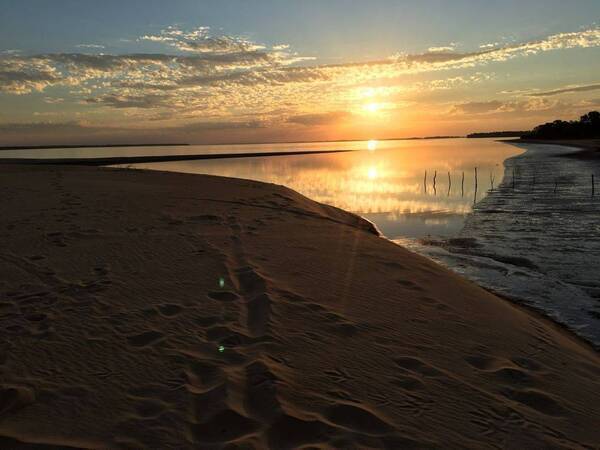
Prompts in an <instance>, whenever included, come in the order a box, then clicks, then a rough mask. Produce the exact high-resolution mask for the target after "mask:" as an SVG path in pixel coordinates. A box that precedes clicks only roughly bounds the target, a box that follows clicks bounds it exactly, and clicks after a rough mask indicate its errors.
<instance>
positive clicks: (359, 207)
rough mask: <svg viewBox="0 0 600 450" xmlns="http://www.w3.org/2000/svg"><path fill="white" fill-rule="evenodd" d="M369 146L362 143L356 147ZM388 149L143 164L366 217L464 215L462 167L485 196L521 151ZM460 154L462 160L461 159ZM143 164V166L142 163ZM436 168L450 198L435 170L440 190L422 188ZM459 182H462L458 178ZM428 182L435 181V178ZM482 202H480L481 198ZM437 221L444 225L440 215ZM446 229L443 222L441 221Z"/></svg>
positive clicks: (448, 143)
mask: <svg viewBox="0 0 600 450" xmlns="http://www.w3.org/2000/svg"><path fill="white" fill-rule="evenodd" d="M352 144H353V145H356V146H357V147H360V146H362V147H363V148H364V145H365V142H362V143H361V142H359V143H352ZM382 144H383V145H382V147H385V149H382V150H378V151H377V152H375V153H371V152H366V151H362V152H355V153H344V154H330V155H314V156H311V155H303V156H282V157H272V158H249V159H238V160H228V161H190V162H187V163H186V162H178V163H160V164H152V165H145V167H151V168H160V169H165V170H177V171H183V172H192V173H206V174H211V175H223V176H229V177H236V178H248V179H254V180H258V181H264V182H269V183H275V184H281V185H285V186H288V187H290V188H292V189H294V190H296V191H298V192H300V193H302V194H303V195H306V196H307V197H309V198H312V199H313V200H316V201H318V202H321V203H327V204H331V205H334V206H337V207H340V208H343V209H346V210H349V211H354V212H358V213H361V214H368V213H387V214H388V215H389V217H396V218H398V217H400V216H401V215H402V214H428V213H431V212H439V211H444V212H446V213H451V214H460V215H462V214H466V213H468V212H470V211H471V208H472V203H473V195H474V180H473V177H471V176H468V175H466V176H465V186H464V196H463V195H461V185H460V178H459V177H460V170H461V168H462V167H465V166H468V167H475V166H477V167H478V170H479V173H480V179H479V192H480V194H481V195H482V196H483V195H485V190H486V188H487V186H486V183H487V181H488V180H487V177H488V173H489V171H491V170H495V173H496V174H497V179H496V185H498V184H499V183H500V182H501V179H500V177H501V174H502V169H501V168H498V165H499V164H500V165H501V164H502V162H503V160H504V159H505V158H506V157H508V156H512V155H515V154H518V153H520V152H521V151H520V150H519V149H517V148H514V147H512V146H508V145H504V144H499V143H496V142H493V141H487V140H485V141H484V140H470V139H468V140H467V139H462V140H461V139H457V140H445V141H418V142H407V141H404V142H403V141H386V142H383V143H382ZM458 155H460V156H458ZM143 166H144V165H143ZM434 167H438V168H440V167H444V168H448V170H449V171H450V172H451V174H452V176H453V185H452V190H451V193H450V196H449V197H448V196H447V187H448V184H447V176H446V173H445V172H444V173H441V172H440V171H439V170H438V182H437V193H438V195H437V196H436V195H434V194H433V190H432V188H431V185H429V186H428V191H427V192H424V189H423V173H424V171H425V170H429V171H430V173H433V168H434ZM457 180H458V181H457ZM430 183H431V180H430ZM480 198H481V197H480ZM435 220H444V219H443V217H442V216H440V215H439V213H437V215H436V217H435ZM440 224H441V222H440Z"/></svg>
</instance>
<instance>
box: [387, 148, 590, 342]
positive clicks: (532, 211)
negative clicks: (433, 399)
mask: <svg viewBox="0 0 600 450" xmlns="http://www.w3.org/2000/svg"><path fill="white" fill-rule="evenodd" d="M523 147H524V148H526V149H527V152H526V153H523V154H521V155H518V156H516V157H513V158H510V159H508V160H506V162H505V166H506V173H507V176H506V177H505V179H504V182H503V183H502V184H501V185H500V187H499V188H498V189H496V190H494V191H493V192H491V193H489V195H487V196H486V197H485V198H484V199H483V200H481V201H480V202H479V203H478V204H477V205H476V206H475V208H474V211H473V213H472V214H470V215H469V217H468V218H467V219H466V221H465V224H464V227H463V228H462V230H461V231H460V232H459V233H458V234H457V235H456V237H455V238H454V239H438V240H435V239H434V240H418V241H416V240H410V239H402V240H400V241H399V242H400V243H401V244H403V245H405V246H407V247H409V248H411V249H412V250H414V251H417V252H419V253H422V254H425V255H427V256H429V257H431V258H433V259H434V260H436V261H438V262H440V263H442V264H444V265H446V266H448V267H451V268H452V269H453V270H455V271H457V272H459V273H461V274H463V275H465V276H466V277H467V278H470V279H472V280H474V281H476V282H477V283H479V284H481V285H483V286H485V287H488V288H490V289H492V290H494V291H495V292H498V293H500V294H503V295H504V296H506V297H509V298H512V299H515V300H517V301H519V302H522V303H524V304H526V305H528V306H531V307H534V308H536V309H538V310H540V311H542V312H543V313H545V314H546V315H548V316H550V317H552V318H553V319H554V320H556V321H557V322H559V323H561V324H563V325H565V326H567V327H568V328H570V329H571V330H573V331H575V332H576V333H577V334H579V335H580V336H581V337H584V338H585V339H587V340H588V341H590V342H591V343H592V344H593V345H594V346H596V347H597V348H598V347H600V195H599V194H598V191H597V190H596V193H595V196H592V184H591V174H592V173H593V174H594V176H595V179H596V180H598V179H599V177H600V162H598V161H581V160H577V159H572V158H561V157H556V155H559V154H564V153H565V152H569V151H577V149H565V148H564V147H558V146H552V145H539V144H536V145H523ZM513 174H514V184H513Z"/></svg>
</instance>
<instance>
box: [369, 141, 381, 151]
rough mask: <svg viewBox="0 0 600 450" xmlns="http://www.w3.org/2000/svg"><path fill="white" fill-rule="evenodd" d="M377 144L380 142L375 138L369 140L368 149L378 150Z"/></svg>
mask: <svg viewBox="0 0 600 450" xmlns="http://www.w3.org/2000/svg"><path fill="white" fill-rule="evenodd" d="M377 144H378V142H377V141H376V140H375V139H371V140H370V141H369V142H367V149H368V150H369V151H375V150H377Z"/></svg>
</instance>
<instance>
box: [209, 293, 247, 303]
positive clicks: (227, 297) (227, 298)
mask: <svg viewBox="0 0 600 450" xmlns="http://www.w3.org/2000/svg"><path fill="white" fill-rule="evenodd" d="M208 296H209V298H212V299H213V300H218V301H221V302H233V301H235V300H238V299H239V298H240V297H239V296H238V295H237V294H236V293H235V292H230V291H214V292H209V293H208Z"/></svg>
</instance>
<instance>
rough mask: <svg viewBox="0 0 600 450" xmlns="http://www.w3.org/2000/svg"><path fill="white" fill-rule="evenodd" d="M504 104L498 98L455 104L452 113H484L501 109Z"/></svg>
mask: <svg viewBox="0 0 600 450" xmlns="http://www.w3.org/2000/svg"><path fill="white" fill-rule="evenodd" d="M503 105H504V104H503V103H502V102H500V101H498V100H490V101H487V102H465V103H460V104H457V105H454V106H453V107H452V110H451V112H452V114H483V113H489V112H491V111H497V110H499V109H500V108H501V107H502V106H503Z"/></svg>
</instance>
